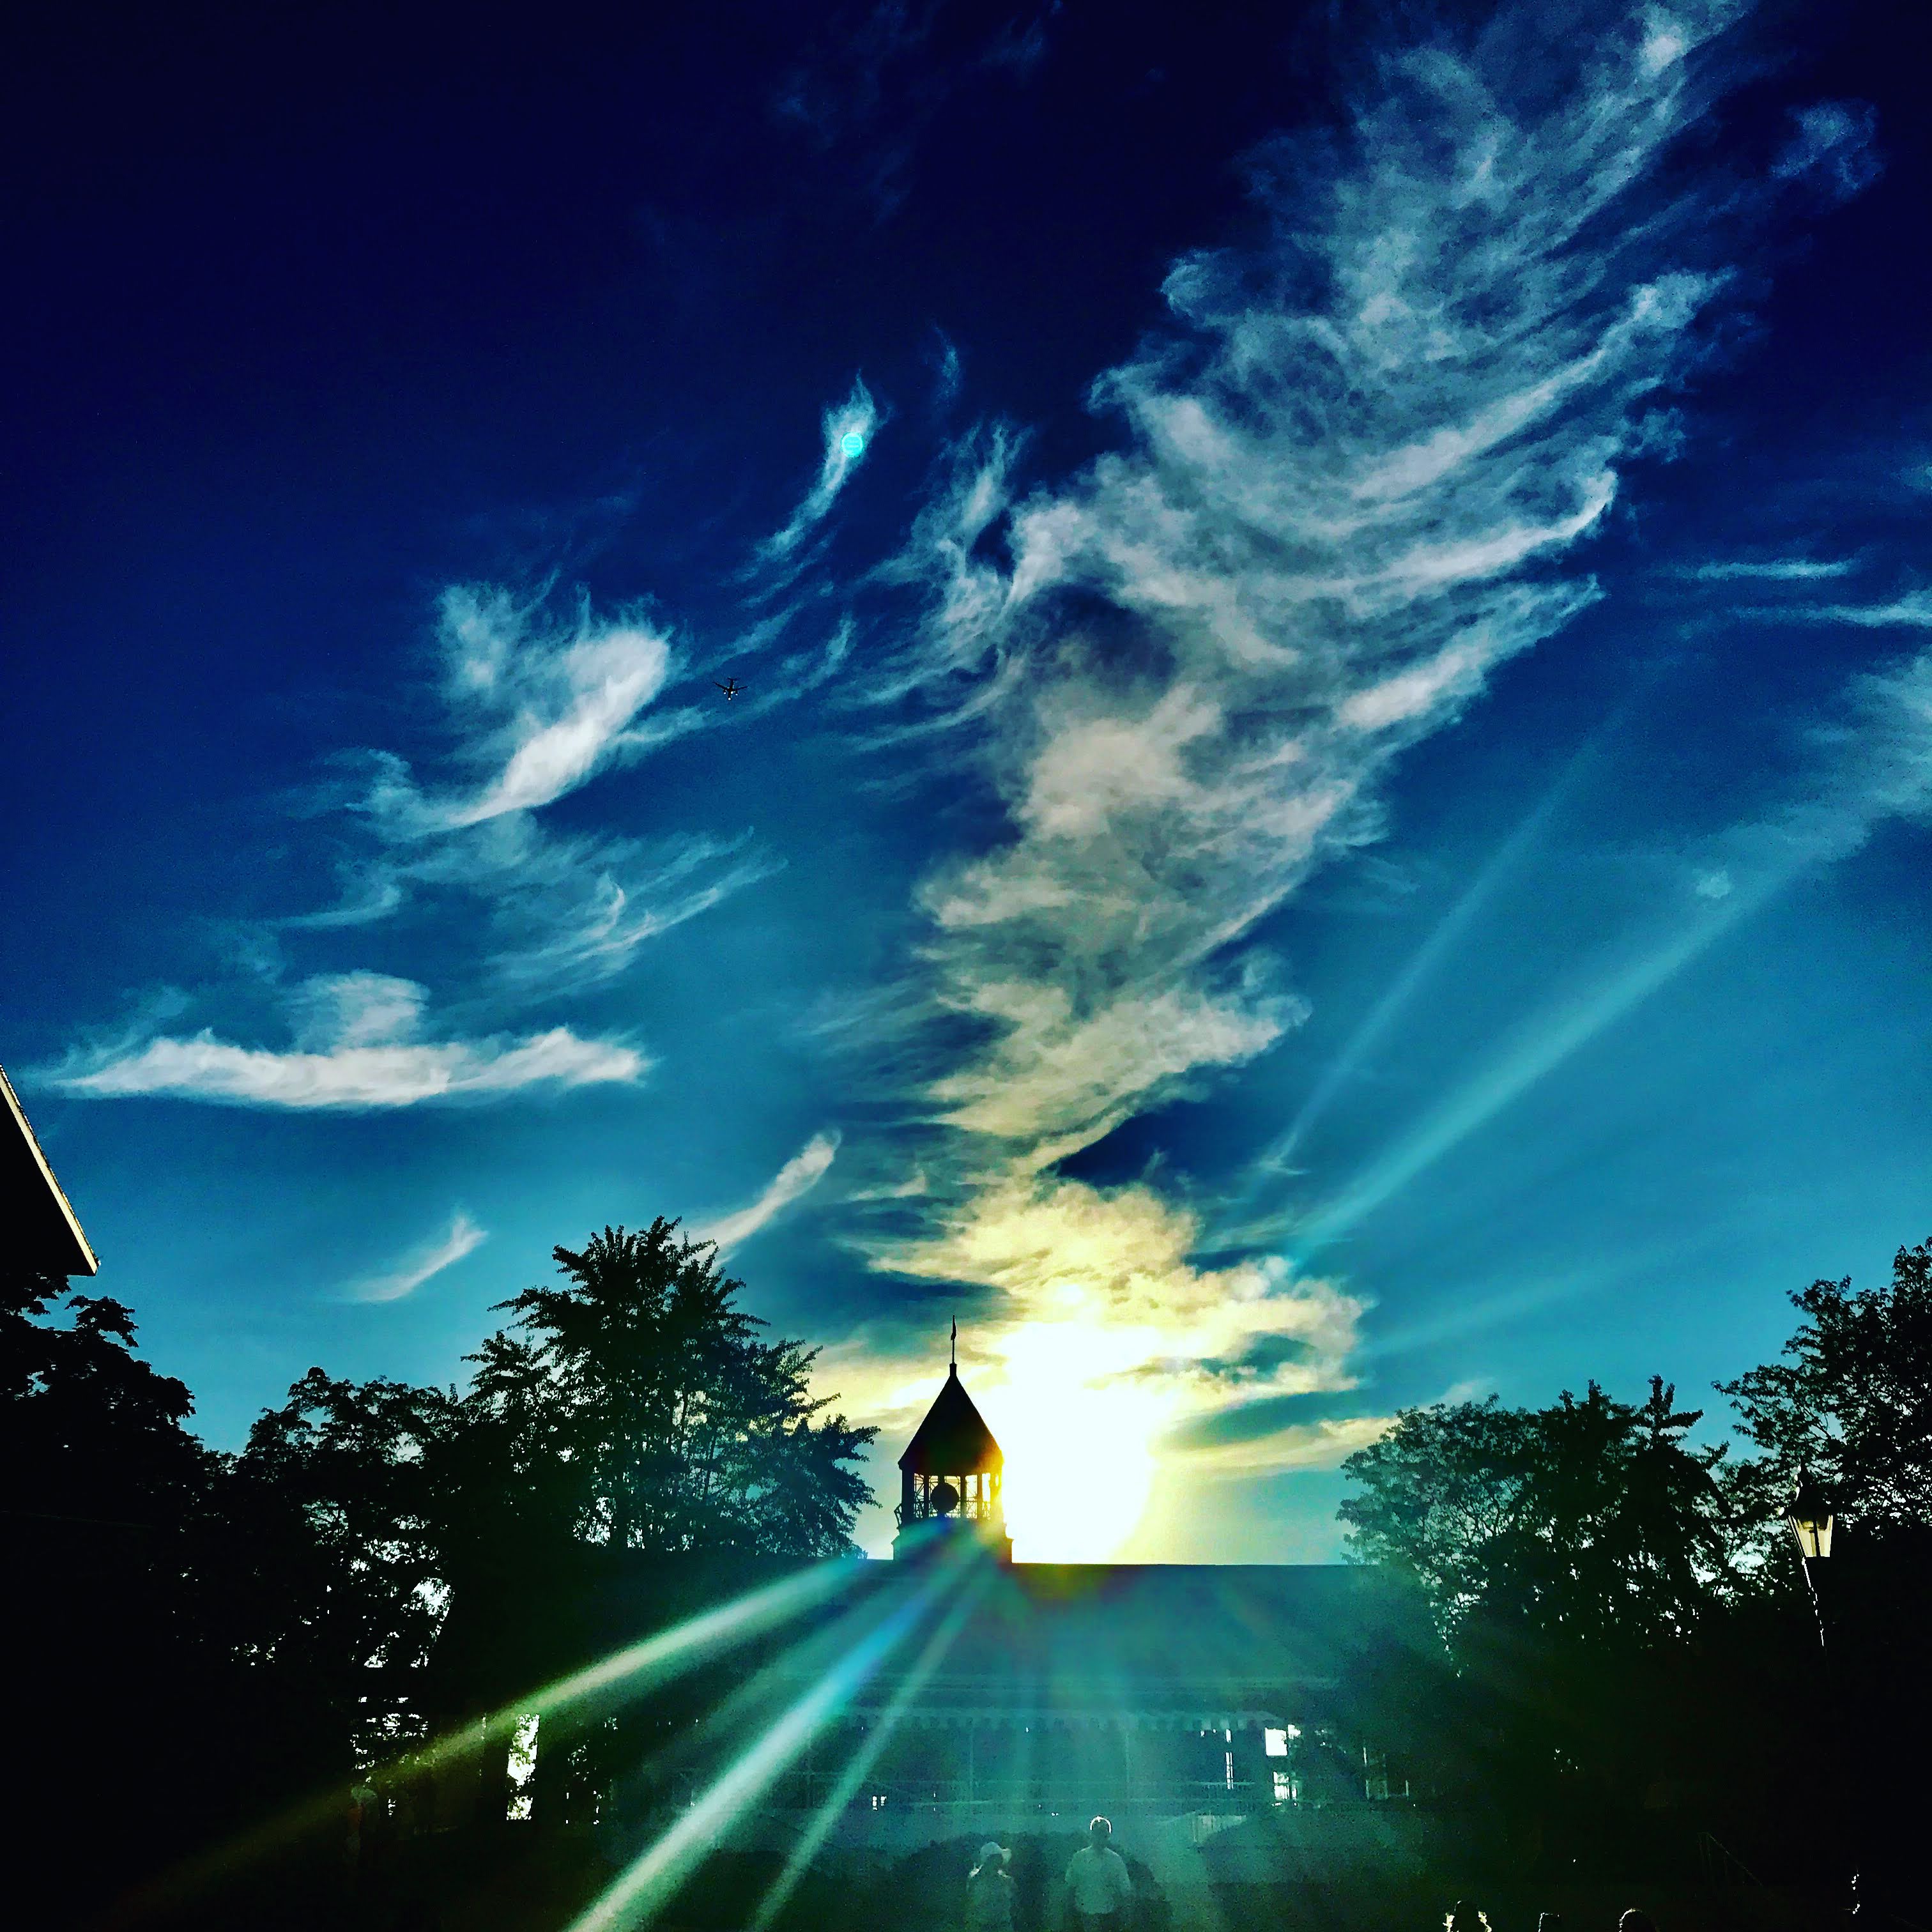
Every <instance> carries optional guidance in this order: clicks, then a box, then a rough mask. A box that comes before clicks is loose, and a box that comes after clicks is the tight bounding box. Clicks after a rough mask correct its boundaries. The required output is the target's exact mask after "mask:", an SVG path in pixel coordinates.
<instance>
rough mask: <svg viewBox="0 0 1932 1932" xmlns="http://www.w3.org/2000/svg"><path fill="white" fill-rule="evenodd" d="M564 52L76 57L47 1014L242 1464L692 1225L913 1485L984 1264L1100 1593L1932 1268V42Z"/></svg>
mask: <svg viewBox="0 0 1932 1932" xmlns="http://www.w3.org/2000/svg"><path fill="white" fill-rule="evenodd" d="M524 15H525V17H523V18H520V19H517V20H505V21H501V22H495V23H492V22H490V21H488V20H482V19H480V18H478V17H476V16H475V14H474V13H473V12H466V13H449V14H442V13H438V12H437V11H435V10H416V11H413V12H406V13H404V15H402V16H401V17H398V16H396V15H395V14H394V13H383V14H381V15H378V14H377V13H375V12H374V10H370V11H368V12H365V13H357V12H356V11H354V10H348V9H345V10H329V11H328V13H327V15H326V17H324V16H323V13H321V12H320V10H318V11H317V12H316V13H314V14H313V15H312V16H311V17H308V18H302V17H293V18H290V17H273V18H272V17H268V16H266V15H265V14H263V13H262V12H261V10H252V11H250V12H247V13H244V12H242V11H240V10H235V11H232V12H230V11H219V10H202V11H196V10H181V11H178V12H177V11H175V10H169V12H168V13H166V16H165V17H163V16H159V15H157V16H155V17H152V18H139V19H137V18H133V17H117V16H113V15H110V14H107V13H98V14H90V13H85V12H77V11H76V12H70V11H62V13H60V14H59V15H58V17H52V16H49V17H47V18H46V19H44V20H42V21H41V22H40V23H38V25H37V28H35V29H34V31H35V32H36V33H37V34H38V35H39V36H40V37H39V38H38V39H37V40H32V41H30V42H29V43H26V44H25V45H24V46H23V47H22V48H21V49H20V51H19V56H18V58H16V59H15V60H14V61H13V62H12V63H11V71H10V74H9V75H8V76H7V77H6V79H5V81H4V83H0V87H4V89H5V92H6V94H7V99H6V101H5V103H4V110H5V111H4V113H0V152H4V155H5V167H6V170H7V189H8V192H7V194H6V196H5V211H4V213H0V240H4V251H3V252H0V259H4V260H5V266H6V272H7V277H8V280H9V281H10V284H11V287H10V291H9V293H8V296H7V301H6V302H5V305H4V308H0V332H4V336H5V344H4V346H5V357H6V365H7V369H8V371H9V372H10V380H9V381H8V383H7V385H6V386H5V393H4V396H0V412H4V416H0V447H4V449H5V463H4V469H0V493H4V496H0V512H3V513H4V514H0V653H3V654H4V658H5V668H4V685H0V690H4V693H5V704H4V711H5V723H6V732H5V736H6V741H7V753H8V755H7V759H6V760H5V764H4V766H0V822H4V823H5V825H6V826H7V828H8V829H7V838H6V841H5V854H6V864H5V881H6V888H7V903H8V907H9V916H8V917H7V919H6V920H5V922H4V926H0V968H4V981H0V983H4V985H5V989H6V996H5V1001H4V1003H0V1060H4V1061H5V1064H6V1066H7V1070H8V1071H9V1073H10V1075H11V1076H13V1079H14V1081H15V1082H16V1085H17V1086H18V1087H19V1088H20V1091H21V1092H22V1094H23V1097H24V1099H25V1100H26V1104H27V1105H28V1108H29V1109H30V1112H31V1115H32V1117H33V1119H34V1123H35V1125H36V1127H37V1130H38V1132H39V1133H40V1137H41V1139H42V1141H43V1144H44V1145H45V1146H46V1149H47V1151H48V1153H49V1157H50V1159H51V1160H52V1163H53V1164H54V1166H55V1169H56V1170H57V1171H58V1173H59V1175H60V1176H61V1178H62V1181H63V1183H64V1184H65V1187H66V1188H67V1190H68V1193H69V1195H70V1196H71V1198H72V1199H73V1200H74V1203H75V1205H76V1207H77V1211H78V1212H79V1214H80V1217H81V1219H82V1221H83V1225H84V1226H86V1229H87V1232H88V1233H89V1237H90V1238H91V1240H92V1242H93V1244H94V1246H95V1249H96V1250H97V1251H98V1253H99V1254H100V1256H101V1260H102V1268H101V1277H100V1280H99V1283H98V1287H99V1289H100V1292H104V1293H109V1294H112V1295H115V1297H117V1298H119V1299H121V1300H122V1301H125V1302H127V1303H129V1304H131V1305H132V1306H133V1309H134V1310H135V1313H136V1319H137V1321H138V1322H139V1326H140V1332H141V1343H142V1347H143V1349H145V1352H147V1353H148V1355H149V1356H150V1357H151V1359H152V1360H153V1361H154V1362H155V1363H156V1364H157V1366H158V1367H160V1368H162V1369H163V1370H165V1371H166V1372H167V1373H172V1374H175V1375H178V1376H181V1377H182V1378H183V1379H185V1380H186V1382H187V1383H188V1385H190V1388H192V1390H193V1391H194V1394H195V1397H196V1427H198V1428H199V1429H200V1430H202V1433H204V1434H205V1436H206V1438H207V1439H208V1440H209V1441H210V1442H213V1443H215V1444H217V1445H220V1446H222V1447H224V1448H235V1447H238V1446H239V1445H240V1443H241V1442H242V1440H243V1439H244V1438H245V1435H246V1433H247V1430H248V1425H249V1423H250V1421H251V1419H252V1418H253V1417H254V1415H257V1413H259V1412H260V1410H261V1409H263V1407H264V1406H268V1405H270V1404H272V1403H275V1402H277V1401H278V1400H280V1398H281V1395H282V1392H283V1391H284V1390H285V1388H287V1385H288V1384H289V1383H290V1382H292V1381H293V1379H296V1377H298V1376H300V1375H301V1374H302V1373H303V1372H304V1371H305V1370H307V1369H308V1367H310V1365H311V1364H320V1365H322V1366H323V1367H326V1368H327V1369H328V1370H329V1371H330V1372H331V1373H333V1374H336V1375H347V1376H357V1377H367V1376H377V1375H383V1376H395V1377H399V1378H402V1379H410V1380H416V1381H426V1382H440V1383H448V1382H458V1381H460V1380H461V1379H463V1377H464V1376H466V1373H467V1370H466V1367H465V1365H464V1363H463V1357H464V1356H465V1355H466V1353H467V1352H469V1350H471V1349H473V1348H474V1347H475V1345H476V1344H477V1343H478V1341H479V1340H481V1337H483V1336H484V1334H487V1332H488V1331H490V1328H493V1326H495V1325H497V1323H498V1322H499V1320H500V1319H501V1318H499V1316H495V1315H493V1313H491V1307H492V1304H495V1303H497V1302H499V1301H502V1300H504V1299H505V1298H507V1297H508V1296H510V1295H513V1294H514V1293H516V1292H517V1291H518V1290H520V1289H522V1288H523V1287H526V1286H529V1285H530V1284H531V1283H534V1282H536V1281H538V1280H543V1279H544V1278H545V1277H546V1276H547V1274H548V1273H549V1271H550V1250H551V1249H552V1247H553V1246H554V1245H555V1244H558V1243H564V1244H577V1243H579V1242H580V1241H581V1239H582V1238H583V1237H584V1236H585V1235H587V1234H588V1233H589V1232H591V1231H592V1229H597V1228H601V1227H602V1226H605V1225H606V1224H625V1225H628V1226H637V1225H640V1223H648V1222H649V1220H651V1218H652V1217H654V1216H656V1215H660V1214H661V1215H664V1216H666V1217H680V1218H681V1219H682V1221H683V1223H684V1224H685V1226H686V1227H687V1228H688V1229H690V1230H691V1231H692V1232H694V1233H695V1234H697V1235H700V1236H702V1237H703V1238H708V1239H712V1240H715V1241H717V1242H718V1244H719V1247H720V1250H721V1253H722V1254H723V1256H724V1258H725V1259H726V1261H727V1264H728V1266H729V1268H730V1271H731V1272H732V1273H733V1274H735V1275H737V1276H739V1277H741V1278H742V1280H743V1282H744V1283H745V1290H744V1299H745V1303H746V1304H747V1305H748V1307H751V1309H753V1310H754V1311H756V1312H757V1313H759V1314H760V1315H762V1316H764V1317H766V1319H769V1321H770V1322H772V1325H774V1328H775V1331H776V1332H778V1333H782V1334H787V1335H796V1336H799V1337H803V1338H805V1339H806V1340H809V1341H810V1342H811V1343H814V1344H816V1345H817V1346H819V1347H820V1349H821V1350H822V1353H821V1355H820V1358H819V1363H818V1371H817V1384H816V1386H817V1388H818V1389H819V1391H820V1392H822V1393H824V1394H834V1393H835V1394H837V1395H838V1398H839V1400H838V1406H839V1407H840V1408H841V1409H844V1411H845V1412H847V1414H849V1415H850V1416H851V1417H852V1418H853V1420H855V1421H866V1422H871V1423H874V1424H878V1425H879V1426H880V1430H881V1432H882V1433H881V1436H880V1444H879V1450H878V1453H877V1461H876V1463H875V1466H874V1481H876V1482H877V1484H878V1486H879V1488H880V1493H881V1496H883V1497H885V1498H886V1501H888V1502H889V1493H888V1483H887V1481H886V1479H887V1478H889V1476H890V1475H891V1467H890V1466H891V1463H892V1459H893V1458H895V1457H896V1455H897V1454H898V1450H899V1448H901V1446H902V1445H903V1443H904V1441H905V1439H907V1436H909V1434H910V1431H911V1430H912V1428H913V1427H914V1426H916V1422H917V1421H918V1418H919V1415H920V1414H921V1413H922V1411H923V1409H924V1407H925V1406H926V1403H927V1401H928V1400H929V1399H930V1397H931V1396H932V1394H933V1393H935V1391H936V1390H937V1388H938V1385H939V1382H940V1381H941V1379H942V1377H943V1376H944V1372H945V1364H946V1360H947V1330H948V1325H949V1323H950V1322H951V1321H952V1320H953V1319H954V1318H955V1317H957V1319H958V1321H959V1328H960V1341H959V1348H960V1364H961V1369H962V1375H963V1376H965V1380H966V1382H967V1385H968V1388H969V1389H970V1390H971V1391H972V1392H973V1393H974V1395H975V1397H977V1399H978V1400H979V1401H980V1406H981V1407H982V1408H983V1411H984V1412H985V1413H986V1416H987V1418H988V1420H989V1422H990V1423H991V1424H992V1427H993V1428H994V1430H995V1433H997V1434H998V1436H1000V1438H1001V1441H1002V1443H1003V1445H1004V1448H1005V1450H1006V1453H1007V1469H1008V1475H1007V1500H1008V1506H1009V1511H1010V1518H1011V1521H1012V1526H1013V1532H1014V1535H1015V1539H1016V1547H1017V1550H1018V1553H1019V1555H1020V1556H1022V1558H1028V1557H1032V1558H1037V1559H1051V1558H1060V1559H1100V1558H1104V1557H1108V1556H1128V1557H1132V1558H1136V1559H1144V1560H1166V1561H1200V1562H1213V1561H1246V1562H1294V1561H1322V1560H1328V1559H1332V1558H1333V1557H1334V1556H1336V1555H1337V1553H1338V1552H1339V1550H1340V1547H1341V1546H1340V1535H1339V1532H1338V1531H1337V1526H1336V1524H1335V1522H1334V1508H1335V1505H1336V1503H1337V1501H1338V1500H1339V1499H1340V1496H1342V1495H1343V1493H1344V1484H1343V1478H1342V1476H1341V1475H1340V1473H1339V1470H1338V1465H1339V1464H1340V1462H1341V1460H1343V1458H1344V1457H1346V1455H1348V1454H1349V1453H1350V1452H1351V1451H1352V1450H1353V1449H1355V1448H1359V1447H1360V1446H1361V1445H1363V1444H1364V1443H1365V1442H1368V1441H1370V1440H1372V1439H1373V1438H1374V1437H1375V1436H1376V1434H1377V1433H1379V1432H1380V1431H1381V1430H1383V1429H1384V1428H1385V1427H1387V1426H1388V1421H1389V1419H1390V1418H1391V1417H1392V1416H1393V1415H1394V1414H1395V1413H1396V1412H1397V1411H1398V1410H1399V1409H1402V1408H1403V1407H1406V1406H1413V1405H1416V1404H1421V1403H1430V1402H1435V1401H1439V1400H1445V1399H1447V1400H1462V1399H1465V1398H1468V1397H1472V1396H1479V1395H1484V1394H1489V1393H1491V1392H1495V1393H1496V1394H1499V1396H1500V1397H1502V1400H1505V1402H1508V1403H1545V1402H1548V1401H1550V1400H1554V1398H1555V1397H1556V1394H1557V1392H1558V1391H1559V1390H1560V1389H1562V1388H1566V1387H1568V1388H1577V1389H1580V1388H1581V1387H1582V1386H1583V1384H1584V1382H1586V1381H1587V1380H1588V1379H1591V1378H1593V1377H1594V1378H1595V1379H1598V1380H1600V1381H1601V1382H1603V1383H1604V1385H1606V1386H1607V1388H1609V1389H1610V1391H1611V1392H1612V1393H1613V1394H1617V1395H1619V1396H1622V1397H1625V1398H1626V1399H1631V1398H1635V1397H1640V1396H1641V1394H1643V1390H1644V1387H1645V1383H1646V1378H1647V1377H1649V1376H1650V1375H1652V1374H1653V1373H1655V1374H1661V1375H1663V1376H1665V1377H1666V1378H1667V1379H1669V1380H1670V1381H1673V1382H1676V1384H1677V1385H1679V1390H1680V1394H1681V1396H1682V1397H1688V1399H1689V1400H1691V1402H1692V1403H1698V1402H1703V1403H1706V1404H1707V1406H1709V1410H1710V1414H1709V1417H1708V1418H1707V1421H1706V1429H1707V1430H1708V1431H1709V1433H1711V1434H1712V1436H1713V1438H1714V1439H1717V1438H1721V1436H1723V1435H1724V1433H1725V1427H1726V1424H1725V1409H1724V1403H1723V1402H1722V1400H1721V1398H1720V1397H1715V1396H1713V1395H1712V1394H1710V1393H1709V1390H1710V1385H1711V1383H1712V1381H1713V1380H1714V1379H1717V1378H1720V1377H1724V1376H1731V1375H1734V1374H1736V1373H1739V1371H1740V1370H1742V1369H1744V1368H1745V1367H1749V1366H1751V1364H1754V1363H1757V1362H1759V1361H1763V1360H1766V1359H1768V1358H1770V1357H1771V1356H1772V1355H1774V1354H1775V1352H1777V1350H1778V1348H1779V1347H1780V1346H1781V1344H1782V1343H1783V1341H1784V1338H1785V1337H1786V1336H1787V1334H1789V1333H1790V1328H1791V1326H1792V1324H1793V1315H1792V1311H1791V1310H1790V1307H1789V1304H1788V1303H1787V1300H1786V1297H1787V1295H1789V1294H1790V1292H1792V1291H1793V1290H1795V1289H1799V1288H1802V1286H1805V1284H1806V1283H1808V1282H1809V1281H1811V1280H1812V1279H1814V1277H1818V1276H1820V1275H1829V1276H1832V1277H1838V1276H1841V1275H1843V1274H1850V1275H1851V1276H1852V1277H1853V1278H1854V1280H1855V1281H1858V1282H1860V1283H1869V1282H1871V1281H1873V1280H1877V1279H1879V1278H1882V1276H1883V1274H1885V1271H1886V1270H1887V1268H1888V1265H1889V1261H1890V1257H1891V1253H1892V1252H1893V1251H1894V1250H1895V1249H1896V1248H1897V1247H1900V1245H1903V1244H1908V1243H1910V1242H1914V1241H1918V1240H1921V1239H1923V1238H1925V1237H1926V1236H1927V1235H1928V1234H1932V1104H1928V1102H1932V1056H1928V1049H1927V1042H1928V1040H1932V974H1928V971H1927V960H1928V958H1932V897H1929V896H1928V890H1927V882H1928V880H1929V879H1932V574H1928V571H1927V562H1926V548H1927V543H1926V539H1927V529H1928V525H1932V352H1928V338H1927V332H1926V329H1925V326H1924V317H1925V316H1926V314H1927V305H1928V303H1927V299H1928V296H1929V295H1932V266H1928V263H1932V251H1928V249H1927V235H1926V225H1927V224H1926V217H1925V214H1924V210H1925V209H1926V208H1927V207H1928V206H1932V117H1928V116H1927V115H1926V114H1925V113H1924V98H1923V92H1922V81H1921V80H1919V78H1918V77H1919V76H1920V75H1921V74H1922V73H1923V71H1924V65H1923V62H1924V53H1925V52H1926V49H1925V46H1924V40H1925V37H1926V34H1927V29H1926V28H1924V25H1923V23H1922V21H1921V20H1920V19H1919V18H1918V14H1917V12H1916V10H1912V9H1908V8H1906V7H1903V6H1902V5H1899V6H1891V7H1887V6H1882V5H1870V4H1865V5H1848V6H1847V5H1833V6H1831V7H1823V6H1814V7H1794V6H1779V7H1759V8H1757V9H1753V8H1751V7H1745V6H1742V5H1732V4H1728V0H1727V4H1707V0H1677V3H1676V4H1670V5H1644V6H1638V7H1619V6H1617V5H1610V4H1604V5H1591V6H1577V7H1568V6H1565V5H1560V4H1559V5H1551V4H1547V0H1540V4H1537V5H1505V6H1503V7H1499V8H1498V7H1466V6H1463V7H1439V8H1428V7H1412V8H1403V9H1385V8H1375V9H1367V8H1341V7H1314V6H1310V7H1301V8H1296V7H1284V8H1280V9H1259V8H1254V7H1244V6H1227V7H1212V6H1202V5H1189V6H1187V7H1181V6H1178V5H1175V6H1169V7H1132V6H1121V5H1108V6H1099V5H1083V4H1076V0H1061V4H1058V5H1055V4H1051V0H1049V4H1045V5H1034V4H1031V0H1028V4H1021V5H1013V4H1008V5H1003V6H998V7H976V6H968V5H963V4H947V0H926V4H923V5H921V4H916V0H886V4H882V5H869V6H868V5H857V6H855V7H849V8H845V9H843V10H836V9H835V10H814V9H807V10H799V9H797V8H796V7H776V6H774V7H768V8H764V7H749V6H748V7H743V8H738V9H729V10H726V9H707V10H699V9H690V10H680V9H668V10H649V9H646V10H642V14H641V15H640V17H636V18H631V19H628V20H625V22H624V23H622V24H613V23H612V22H611V21H610V20H603V19H600V18H598V17H596V16H595V15H594V14H590V13H582V14H579V13H574V12H572V11H571V10H568V9H567V8H566V9H547V10H543V11H542V13H541V17H536V16H534V15H531V14H529V12H528V10H524ZM646 16H648V17H646ZM733 680H735V681H736V685H737V687H738V689H739V694H738V695H736V697H732V698H727V697H726V696H725V695H724V691H723V690H722V688H721V686H722V685H725V684H727V683H729V682H731V681H733ZM890 1535H891V1523H890V1520H889V1514H888V1512H887V1511H886V1509H885V1508H884V1507H883V1505H881V1506H880V1508H877V1509H874V1510H873V1511H870V1512H868V1514H867V1515H866V1517H865V1519H864V1520H863V1522H862V1525H861V1540H862V1541H863V1542H864V1543H865V1545H866V1546H867V1547H868V1548H869V1549H870V1550H872V1551H874V1553H882V1552H883V1550H884V1549H885V1548H886V1547H887V1545H888V1544H889V1538H890Z"/></svg>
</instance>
